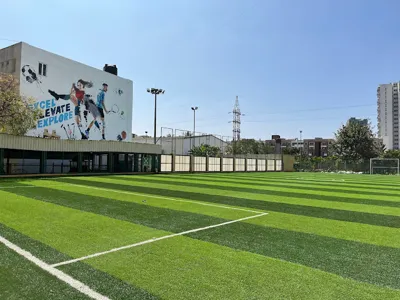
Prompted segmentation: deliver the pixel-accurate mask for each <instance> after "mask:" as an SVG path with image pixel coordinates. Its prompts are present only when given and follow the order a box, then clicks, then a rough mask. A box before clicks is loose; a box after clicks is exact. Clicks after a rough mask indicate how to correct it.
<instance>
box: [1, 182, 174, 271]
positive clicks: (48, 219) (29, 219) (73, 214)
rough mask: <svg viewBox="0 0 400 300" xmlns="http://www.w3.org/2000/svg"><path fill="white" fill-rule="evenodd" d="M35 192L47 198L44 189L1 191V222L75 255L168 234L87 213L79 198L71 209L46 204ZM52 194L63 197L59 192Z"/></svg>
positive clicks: (51, 261) (53, 260) (59, 200)
mask: <svg viewBox="0 0 400 300" xmlns="http://www.w3.org/2000/svg"><path fill="white" fill-rule="evenodd" d="M35 195H38V197H41V198H43V197H45V196H42V195H44V194H43V190H42V191H39V193H38V194H35V193H32V192H28V193H26V195H25V196H23V195H19V196H16V195H15V194H11V193H5V192H0V198H1V199H2V200H1V201H0V223H3V224H4V225H6V226H8V227H11V228H13V229H15V230H18V231H19V232H22V233H24V234H26V235H27V236H29V237H31V238H33V239H37V240H40V241H41V242H43V243H45V244H47V245H49V246H52V247H54V248H55V249H57V250H59V251H62V252H63V253H65V254H67V255H69V256H72V257H80V256H84V255H87V254H88V253H95V252H100V251H104V250H108V249H111V248H114V247H119V246H123V245H128V244H133V243H137V242H140V241H143V240H147V239H151V238H153V237H160V236H163V235H167V234H168V232H164V231H158V230H155V229H153V228H148V227H145V226H140V225H137V224H133V222H124V221H121V220H116V219H115V218H109V217H107V216H105V215H102V214H94V213H91V212H84V211H82V210H80V209H79V203H78V202H77V200H72V199H71V200H70V201H74V202H76V203H78V205H76V207H71V208H68V207H65V205H62V206H61V205H54V204H53V203H51V202H50V201H49V203H46V202H44V201H39V200H34V199H33V198H34V197H35ZM51 196H53V197H54V198H58V197H59V196H58V195H57V194H56V193H54V194H53V195H51ZM51 196H50V197H51ZM64 196H65V194H64ZM69 196H70V197H74V194H69ZM82 198H83V197H82ZM57 201H58V202H62V199H61V198H59V199H58V200H57ZM57 201H55V202H57ZM78 201H79V200H78ZM100 209H103V208H100ZM44 261H45V262H46V263H49V264H51V263H56V262H59V261H60V260H59V258H58V257H57V258H51V260H48V259H46V260H44Z"/></svg>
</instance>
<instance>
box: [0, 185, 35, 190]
mask: <svg viewBox="0 0 400 300" xmlns="http://www.w3.org/2000/svg"><path fill="white" fill-rule="evenodd" d="M34 187H38V186H35V185H11V186H0V190H3V189H17V188H34Z"/></svg>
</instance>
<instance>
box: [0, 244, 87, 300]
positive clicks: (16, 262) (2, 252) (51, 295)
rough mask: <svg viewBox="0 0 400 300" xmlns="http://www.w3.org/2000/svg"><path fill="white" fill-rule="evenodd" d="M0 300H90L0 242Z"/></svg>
mask: <svg viewBox="0 0 400 300" xmlns="http://www.w3.org/2000/svg"><path fill="white" fill-rule="evenodd" d="M0 282H1V287H0V299H66V300H67V299H85V300H86V299H90V298H89V297H87V296H85V295H84V294H82V293H80V292H79V291H77V290H76V289H74V288H72V287H70V286H68V285H67V284H66V283H64V282H62V281H59V280H58V279H57V278H56V277H53V276H52V275H50V274H49V273H47V272H45V271H44V270H42V269H40V268H39V267H38V266H36V265H35V264H33V263H31V262H29V261H28V260H26V259H25V258H23V257H22V256H20V255H19V254H17V253H15V252H14V251H13V250H11V249H9V248H7V247H6V246H5V245H3V244H2V243H0Z"/></svg>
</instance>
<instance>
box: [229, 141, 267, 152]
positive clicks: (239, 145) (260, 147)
mask: <svg viewBox="0 0 400 300" xmlns="http://www.w3.org/2000/svg"><path fill="white" fill-rule="evenodd" d="M274 151H275V148H274V146H272V145H269V144H267V143H265V142H263V141H261V140H260V141H257V140H255V139H241V140H239V141H233V142H232V143H230V144H229V145H228V147H227V150H226V152H227V154H269V153H274Z"/></svg>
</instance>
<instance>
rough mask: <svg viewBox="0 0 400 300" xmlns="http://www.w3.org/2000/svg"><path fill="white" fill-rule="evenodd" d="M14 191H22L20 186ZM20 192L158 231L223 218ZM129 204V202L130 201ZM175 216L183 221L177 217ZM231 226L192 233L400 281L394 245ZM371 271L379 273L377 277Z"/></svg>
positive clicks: (379, 280) (372, 279) (394, 283)
mask: <svg viewBox="0 0 400 300" xmlns="http://www.w3.org/2000/svg"><path fill="white" fill-rule="evenodd" d="M103 186H107V184H104V183H103ZM26 190H28V189H26ZM14 192H16V193H21V192H22V193H23V192H24V189H20V190H15V191H14ZM25 193H28V194H30V195H31V197H36V195H44V194H45V195H47V197H48V198H47V199H45V198H43V197H42V200H43V201H49V202H56V203H58V204H60V205H65V206H72V207H77V208H79V209H81V210H87V211H91V212H94V213H98V214H106V215H107V216H110V217H114V218H116V219H124V220H127V221H131V222H134V223H142V222H145V223H146V226H148V227H153V228H155V229H158V230H168V231H172V232H182V231H184V230H186V228H187V222H188V221H189V220H190V221H192V222H193V220H192V219H193V218H197V220H198V221H197V222H199V223H201V222H203V219H207V225H211V224H218V223H222V222H221V221H222V220H221V219H217V218H212V217H209V216H202V215H196V214H191V213H179V212H177V211H173V210H171V211H169V215H168V220H169V222H165V221H163V220H162V218H161V220H160V219H159V218H158V214H160V215H161V216H162V215H163V212H162V210H161V209H156V208H155V207H151V208H150V209H151V210H153V214H154V215H153V216H149V214H151V212H150V211H149V212H148V213H147V215H144V216H143V215H142V213H139V214H138V213H137V211H136V209H137V205H136V204H134V203H127V202H123V201H118V200H115V199H107V198H101V197H92V196H89V195H86V196H84V195H80V194H77V193H72V192H67V191H60V190H52V189H50V188H48V189H45V188H34V189H29V191H28V192H26V191H25ZM36 193H37V194H36ZM132 204H134V205H133V206H131V205H132ZM164 210H165V209H164ZM185 215H186V216H185ZM266 217H268V216H266ZM140 218H141V219H140ZM180 218H182V219H183V220H185V221H183V222H182V220H181V219H180ZM200 218H202V219H200ZM171 223H174V225H173V226H172V225H171ZM207 225H205V226H207ZM234 225H235V224H231V225H229V226H224V227H227V228H226V229H224V230H220V231H215V230H213V229H210V230H207V232H208V231H209V233H207V232H205V233H204V235H200V234H199V235H191V236H192V237H194V238H196V239H201V240H205V241H208V242H212V243H216V244H221V245H225V246H228V247H231V248H234V249H238V250H243V251H248V252H252V253H257V254H261V255H265V256H269V257H275V258H279V259H282V260H286V261H291V262H296V263H299V264H303V265H306V266H309V267H313V268H318V269H320V270H324V271H327V272H331V273H335V274H337V275H340V276H343V277H349V278H353V279H355V280H360V281H365V282H369V283H374V284H381V285H384V286H389V287H394V288H398V285H400V280H398V279H399V278H398V276H399V274H398V269H400V257H398V254H399V249H397V248H390V247H379V246H375V245H368V244H363V243H358V242H352V241H346V240H339V239H335V238H329V237H323V236H318V235H312V234H307V233H300V232H295V231H289V230H282V229H277V228H269V227H266V226H258V225H255V224H250V223H245V222H243V223H240V224H238V225H236V226H234ZM197 227H202V226H197ZM228 227H229V228H228ZM192 228H193V227H192ZM89 254H91V253H89ZM376 274H380V275H379V276H378V277H377V276H376Z"/></svg>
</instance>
